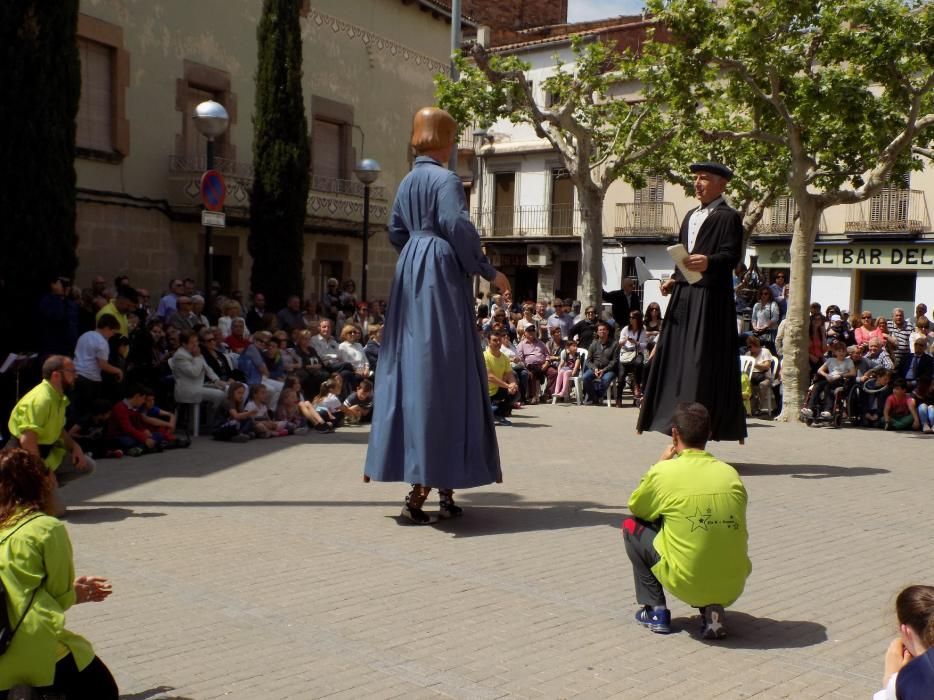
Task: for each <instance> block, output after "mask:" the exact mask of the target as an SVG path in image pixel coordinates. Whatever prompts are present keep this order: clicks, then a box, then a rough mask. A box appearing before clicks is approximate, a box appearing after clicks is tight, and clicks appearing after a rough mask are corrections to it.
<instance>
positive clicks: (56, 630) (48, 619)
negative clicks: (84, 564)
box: [0, 513, 94, 690]
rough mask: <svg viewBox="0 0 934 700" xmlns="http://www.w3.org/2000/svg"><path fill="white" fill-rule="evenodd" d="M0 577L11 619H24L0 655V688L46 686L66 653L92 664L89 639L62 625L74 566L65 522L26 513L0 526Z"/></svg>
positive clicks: (71, 595)
mask: <svg viewBox="0 0 934 700" xmlns="http://www.w3.org/2000/svg"><path fill="white" fill-rule="evenodd" d="M18 525H21V526H20V527H19V529H16V528H17V526H18ZM11 533H12V534H11ZM0 579H2V580H3V586H4V588H6V591H7V602H6V605H7V615H9V619H10V624H11V625H12V626H14V627H15V626H16V624H17V623H18V622H19V621H20V619H22V620H23V622H22V624H21V625H20V627H19V629H18V630H17V631H16V634H15V635H14V636H13V641H12V643H11V644H10V648H9V649H7V651H6V653H5V654H3V655H2V656H0V690H8V689H9V688H11V687H13V686H14V685H18V684H21V683H22V684H26V685H32V686H44V685H51V684H52V682H53V680H54V679H55V664H56V663H58V661H60V660H61V659H63V658H65V657H66V656H67V655H68V654H71V655H72V656H73V657H74V659H75V665H76V666H77V667H78V670H83V669H84V668H86V667H87V665H88V664H89V663H91V661H92V660H93V659H94V649H93V648H92V647H91V644H90V642H88V641H87V640H86V639H84V638H83V637H80V636H78V635H76V634H73V633H71V632H69V631H68V630H66V629H65V611H66V610H67V609H68V608H70V607H71V606H72V605H74V603H75V588H74V580H75V569H74V561H73V559H72V551H71V541H70V540H69V539H68V533H67V532H66V531H65V525H64V523H62V522H61V521H60V520H58V519H57V518H53V517H52V516H50V515H45V514H36V513H29V514H27V515H25V516H24V518H23V519H20V520H19V521H18V522H14V524H13V525H12V526H5V527H3V528H0ZM37 587H38V588H37ZM33 591H36V595H35V598H33ZM30 599H32V605H29V601H30ZM27 608H28V610H27ZM24 613H25V617H23V614H24Z"/></svg>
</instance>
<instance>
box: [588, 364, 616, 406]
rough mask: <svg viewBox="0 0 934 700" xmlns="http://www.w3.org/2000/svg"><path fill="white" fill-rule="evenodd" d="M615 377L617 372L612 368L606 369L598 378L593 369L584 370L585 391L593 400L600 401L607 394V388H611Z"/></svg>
mask: <svg viewBox="0 0 934 700" xmlns="http://www.w3.org/2000/svg"><path fill="white" fill-rule="evenodd" d="M614 379H616V372H613V371H612V370H607V371H605V372H604V373H603V376H602V377H600V379H597V378H596V375H594V372H593V370H592V369H588V370H587V371H585V372H584V376H583V381H584V393H586V394H587V396H589V397H590V400H591V401H593V402H594V403H598V402H600V401H602V400H603V398H604V397H605V396H606V390H607V389H608V388H609V386H610V384H612V383H613V380H614Z"/></svg>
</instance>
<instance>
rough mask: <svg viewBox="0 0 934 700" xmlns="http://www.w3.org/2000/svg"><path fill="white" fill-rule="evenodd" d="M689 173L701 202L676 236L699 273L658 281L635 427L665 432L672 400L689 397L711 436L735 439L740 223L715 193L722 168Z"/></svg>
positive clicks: (739, 421) (741, 431)
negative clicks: (651, 345) (660, 319)
mask: <svg viewBox="0 0 934 700" xmlns="http://www.w3.org/2000/svg"><path fill="white" fill-rule="evenodd" d="M691 171H692V172H693V173H694V174H695V176H694V191H695V194H696V195H697V198H698V199H699V200H700V202H701V206H700V207H698V208H697V209H695V210H692V211H691V212H689V213H688V215H687V216H686V217H685V218H684V221H683V222H682V224H681V234H680V240H681V243H682V245H684V247H685V248H686V249H687V251H688V253H689V254H690V255H689V257H688V258H687V260H686V266H687V268H688V269H690V270H695V271H697V272H700V273H702V275H703V277H702V279H701V280H700V281H699V282H697V283H696V284H688V283H687V281H686V280H685V279H684V275H682V274H681V272H680V271H679V270H677V269H676V270H675V273H674V275H673V276H672V278H671V279H669V280H668V281H666V282H665V284H664V285H663V286H662V293H666V294H667V293H671V295H672V296H671V301H670V302H669V304H668V310H667V311H666V313H665V319H664V323H663V325H662V332H661V336H660V337H659V340H658V345H657V346H656V348H655V356H654V357H653V359H652V362H651V363H650V364H649V372H648V380H647V381H646V386H645V396H644V398H643V400H642V408H641V410H640V411H639V421H638V423H637V426H636V429H637V430H638V432H639V433H641V432H642V431H643V430H653V431H657V432H662V433H668V434H670V431H671V419H672V417H673V416H674V412H675V408H676V407H677V405H678V404H679V403H680V402H682V401H686V402H692V401H697V402H699V403H702V404H703V405H704V406H706V407H707V410H708V411H709V412H710V428H711V436H710V437H711V439H712V440H739V441H740V442H742V441H743V440H744V439H745V437H746V413H745V411H744V409H743V400H742V395H741V392H740V383H739V358H738V355H739V342H738V339H737V333H736V305H735V303H734V299H733V268H734V267H736V263H738V262H739V260H740V259H741V256H742V247H743V224H742V219H741V217H740V215H739V212H737V211H736V210H735V209H733V208H731V207H730V206H729V205H728V204H727V203H726V202H725V201H724V200H723V198H722V196H721V195H722V194H723V191H724V190H725V189H726V184H727V182H728V181H729V179H730V178H731V177H732V175H733V173H732V172H731V171H730V170H729V168H727V167H726V166H724V165H721V164H719V163H695V164H693V165H692V166H691ZM705 216H706V218H704V217H705ZM692 217H698V218H696V219H695V227H696V222H698V221H702V223H700V225H699V228H696V235H695V236H694V237H693V238H694V240H693V241H692V240H691V238H692V236H691V235H690V234H691V227H692ZM691 243H693V247H692V245H691Z"/></svg>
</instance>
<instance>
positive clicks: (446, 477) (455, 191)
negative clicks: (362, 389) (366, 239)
mask: <svg viewBox="0 0 934 700" xmlns="http://www.w3.org/2000/svg"><path fill="white" fill-rule="evenodd" d="M389 240H390V242H391V243H392V245H393V246H394V247H395V248H396V250H399V251H400V253H399V262H398V263H397V264H396V273H395V277H394V279H393V282H392V290H391V292H390V294H389V310H388V312H387V313H386V323H385V326H384V328H383V342H382V347H381V348H380V353H379V364H378V365H377V367H376V390H375V395H374V400H373V425H372V428H371V431H370V444H369V447H368V449H367V455H366V466H365V468H364V473H365V474H366V475H367V476H368V477H370V478H371V479H373V480H375V481H404V482H407V483H410V484H422V485H423V486H431V487H435V488H448V489H457V488H469V487H472V486H483V485H484V484H490V483H493V482H497V481H501V470H500V462H499V447H498V446H497V443H496V432H495V430H494V427H493V413H492V410H491V409H490V401H489V395H488V392H487V372H486V365H485V364H484V362H483V355H482V354H481V351H480V340H479V338H478V336H477V331H476V326H475V324H474V305H473V290H472V288H471V281H472V277H473V275H481V276H483V277H484V278H486V279H488V280H492V279H493V278H494V277H495V276H496V271H495V270H494V269H493V267H492V266H491V265H490V263H489V261H488V260H487V259H486V256H485V255H484V254H483V252H482V251H481V249H480V237H479V236H478V234H477V230H476V229H475V228H474V227H473V224H471V223H470V219H469V218H468V215H467V208H466V203H465V201H464V188H463V185H462V184H461V181H460V179H459V178H458V177H457V176H456V175H455V174H454V173H452V172H450V171H449V170H447V169H445V168H443V167H441V165H440V164H439V163H438V162H437V161H435V160H434V159H432V158H429V157H427V156H419V157H418V158H416V159H415V167H414V168H413V170H412V172H410V173H409V174H408V175H407V176H406V177H405V178H404V179H403V180H402V183H401V184H400V185H399V191H398V193H397V194H396V201H395V203H394V204H393V208H392V218H391V220H390V223H389Z"/></svg>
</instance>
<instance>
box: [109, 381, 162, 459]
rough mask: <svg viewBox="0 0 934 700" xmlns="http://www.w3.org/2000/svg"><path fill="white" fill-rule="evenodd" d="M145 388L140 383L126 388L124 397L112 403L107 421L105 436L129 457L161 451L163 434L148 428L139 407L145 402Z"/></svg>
mask: <svg viewBox="0 0 934 700" xmlns="http://www.w3.org/2000/svg"><path fill="white" fill-rule="evenodd" d="M147 391H148V390H147V389H146V388H145V387H143V386H140V385H138V384H137V385H134V386H131V387H130V388H129V389H127V390H126V398H124V399H123V400H122V401H118V402H117V403H115V404H114V405H113V407H112V408H111V412H110V421H109V422H108V423H107V438H108V439H109V440H111V441H112V442H113V443H114V444H116V445H118V446H119V447H120V449H121V450H123V453H124V454H126V455H129V456H130V457H139V456H141V455H143V454H145V453H146V452H161V451H162V448H163V443H164V442H165V436H164V435H163V434H162V433H160V432H158V431H156V432H154V431H152V430H150V429H149V428H148V427H147V426H146V423H145V421H144V420H143V414H142V413H141V412H140V409H141V408H142V407H143V404H144V403H145V402H146V393H147Z"/></svg>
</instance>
